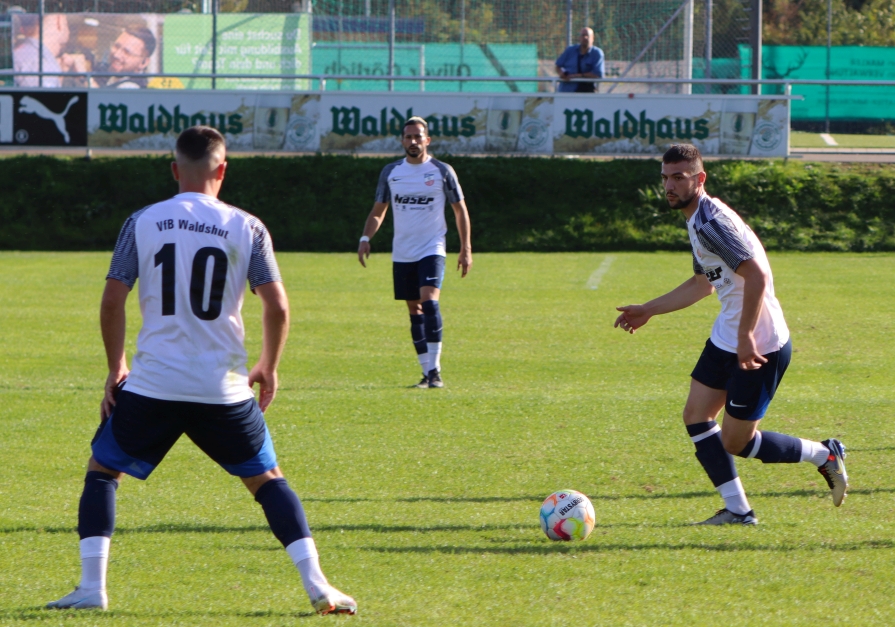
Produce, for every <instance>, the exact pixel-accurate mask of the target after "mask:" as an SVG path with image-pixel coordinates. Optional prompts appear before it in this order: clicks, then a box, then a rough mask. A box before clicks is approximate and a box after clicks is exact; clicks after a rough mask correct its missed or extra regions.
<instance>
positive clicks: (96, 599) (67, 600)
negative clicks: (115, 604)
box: [47, 588, 109, 610]
mask: <svg viewBox="0 0 895 627" xmlns="http://www.w3.org/2000/svg"><path fill="white" fill-rule="evenodd" d="M47 607H48V608H51V609H52V608H55V609H59V610H62V609H73V610H88V609H102V610H106V609H108V608H109V596H108V595H107V594H106V591H105V590H89V591H88V590H82V589H81V588H75V590H74V592H71V593H69V594H67V595H65V596H64V597H62V598H61V599H59V600H57V601H50V602H49V603H47Z"/></svg>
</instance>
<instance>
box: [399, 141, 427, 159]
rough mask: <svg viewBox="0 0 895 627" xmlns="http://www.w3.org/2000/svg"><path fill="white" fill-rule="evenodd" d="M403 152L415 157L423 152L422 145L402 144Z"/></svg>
mask: <svg viewBox="0 0 895 627" xmlns="http://www.w3.org/2000/svg"><path fill="white" fill-rule="evenodd" d="M404 152H405V153H407V156H408V157H413V158H416V157H419V156H420V155H421V154H423V147H422V146H420V145H419V144H416V145H413V146H404Z"/></svg>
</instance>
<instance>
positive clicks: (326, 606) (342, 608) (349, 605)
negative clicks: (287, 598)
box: [311, 586, 357, 616]
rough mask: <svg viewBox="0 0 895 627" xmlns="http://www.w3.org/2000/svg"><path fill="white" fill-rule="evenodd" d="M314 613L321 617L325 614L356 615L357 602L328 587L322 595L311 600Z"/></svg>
mask: <svg viewBox="0 0 895 627" xmlns="http://www.w3.org/2000/svg"><path fill="white" fill-rule="evenodd" d="M311 605H313V606H314V611H315V612H317V613H318V614H320V615H321V616H323V615H325V614H357V601H355V600H354V599H352V598H351V597H350V596H348V595H347V594H345V593H344V592H342V591H341V590H337V589H336V588H333V587H332V586H329V587H328V588H327V589H326V590H325V591H323V593H322V594H320V595H319V596H315V597H314V598H312V599H311Z"/></svg>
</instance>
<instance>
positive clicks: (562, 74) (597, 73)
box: [556, 26, 604, 94]
mask: <svg viewBox="0 0 895 627" xmlns="http://www.w3.org/2000/svg"><path fill="white" fill-rule="evenodd" d="M578 42H579V43H578V45H577V46H575V45H573V46H569V47H568V48H566V49H565V50H564V51H563V53H562V54H561V55H559V58H558V59H557V60H556V73H557V74H558V75H559V78H560V80H561V81H562V82H561V83H559V85H557V91H563V92H572V91H577V92H583V93H591V94H592V93H594V92H596V91H597V84H596V83H587V82H584V81H571V80H570V79H573V78H603V59H604V56H603V51H602V50H600V49H599V48H597V47H596V46H595V45H594V31H593V29H592V28H588V27H586V26H585V27H584V28H582V29H581V32H580V33H579V35H578Z"/></svg>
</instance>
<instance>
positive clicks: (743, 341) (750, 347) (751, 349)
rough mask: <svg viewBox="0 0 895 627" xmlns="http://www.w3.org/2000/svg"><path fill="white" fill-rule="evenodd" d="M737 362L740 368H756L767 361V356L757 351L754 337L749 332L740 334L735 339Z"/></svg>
mask: <svg viewBox="0 0 895 627" xmlns="http://www.w3.org/2000/svg"><path fill="white" fill-rule="evenodd" d="M737 363H739V365H740V370H758V369H759V368H761V367H762V366H763V365H764V364H766V363H768V359H767V357H764V356H763V355H762V354H761V353H759V352H758V348H757V347H756V345H755V337H754V336H753V335H752V334H751V333H750V334H749V335H742V336H740V338H739V340H738V341H737Z"/></svg>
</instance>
